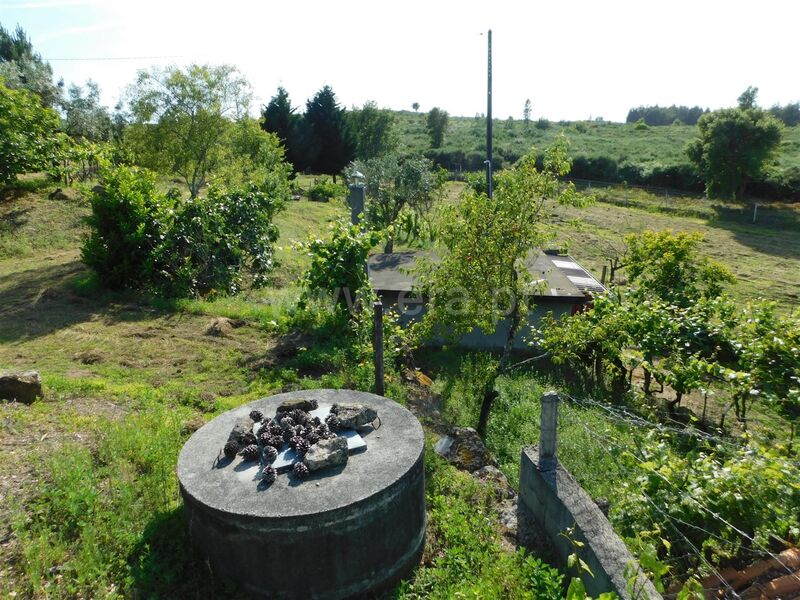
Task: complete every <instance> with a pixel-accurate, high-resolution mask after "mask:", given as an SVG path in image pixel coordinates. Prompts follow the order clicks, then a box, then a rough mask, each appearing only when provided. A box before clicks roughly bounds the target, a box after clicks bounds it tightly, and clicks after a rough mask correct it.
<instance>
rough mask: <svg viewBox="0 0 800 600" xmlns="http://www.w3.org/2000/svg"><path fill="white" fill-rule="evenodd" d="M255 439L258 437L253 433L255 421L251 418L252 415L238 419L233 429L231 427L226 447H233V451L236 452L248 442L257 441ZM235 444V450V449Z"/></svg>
mask: <svg viewBox="0 0 800 600" xmlns="http://www.w3.org/2000/svg"><path fill="white" fill-rule="evenodd" d="M255 441H256V439H255V436H254V434H253V421H251V420H250V417H243V418H241V419H238V420H237V421H236V423H235V424H234V425H233V429H231V432H230V434H229V435H228V441H227V443H226V444H225V447H226V448H228V447H229V448H231V453H232V454H235V453H236V452H238V451H239V450H241V449H242V448H244V447H245V446H247V445H248V444H252V443H255ZM234 446H235V451H234V450H233V448H234Z"/></svg>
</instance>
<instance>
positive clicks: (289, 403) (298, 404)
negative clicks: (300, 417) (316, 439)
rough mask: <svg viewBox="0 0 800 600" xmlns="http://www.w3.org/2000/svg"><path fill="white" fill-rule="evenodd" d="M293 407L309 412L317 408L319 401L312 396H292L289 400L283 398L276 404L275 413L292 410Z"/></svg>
mask: <svg viewBox="0 0 800 600" xmlns="http://www.w3.org/2000/svg"><path fill="white" fill-rule="evenodd" d="M295 408H299V409H300V410H304V411H306V412H309V411H312V410H316V409H317V408H319V403H318V402H317V401H316V400H315V399H314V398H297V399H295V398H292V399H291V400H284V401H283V402H281V403H280V404H279V405H278V408H277V410H276V413H277V414H281V413H285V412H292V411H293V410H294V409H295Z"/></svg>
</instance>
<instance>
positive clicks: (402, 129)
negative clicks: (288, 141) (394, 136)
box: [395, 111, 800, 200]
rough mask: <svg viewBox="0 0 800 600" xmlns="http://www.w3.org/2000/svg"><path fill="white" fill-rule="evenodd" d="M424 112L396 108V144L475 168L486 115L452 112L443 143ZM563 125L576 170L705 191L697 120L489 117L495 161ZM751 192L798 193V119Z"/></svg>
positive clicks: (505, 161) (456, 166)
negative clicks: (694, 152) (433, 139)
mask: <svg viewBox="0 0 800 600" xmlns="http://www.w3.org/2000/svg"><path fill="white" fill-rule="evenodd" d="M425 114H426V113H424V112H419V113H414V112H411V111H398V112H396V113H395V115H396V117H397V128H398V132H399V135H400V147H401V148H403V149H404V150H405V151H408V152H413V153H422V154H425V155H426V156H428V157H429V158H431V159H432V160H434V161H435V162H436V163H437V164H439V165H441V166H442V167H444V168H446V169H448V170H450V171H455V172H458V171H479V170H482V169H483V161H484V160H485V155H486V120H485V119H484V118H483V117H481V116H476V117H452V116H451V117H450V123H449V126H448V130H447V133H446V134H445V138H444V143H443V145H442V147H441V148H438V149H435V150H434V149H432V148H431V147H430V137H429V136H428V134H427V132H426V130H425ZM560 133H563V134H564V135H565V136H566V137H567V139H568V140H569V142H570V148H571V153H572V156H573V161H574V164H573V172H572V175H573V177H577V178H582V179H595V180H599V181H609V182H616V183H621V182H623V181H626V182H627V183H629V184H632V185H634V184H635V185H653V186H660V187H669V188H675V189H680V190H684V191H690V192H702V190H703V185H702V182H701V181H700V180H699V179H698V177H697V176H696V174H695V173H694V170H693V169H692V167H691V165H690V164H689V161H688V159H687V158H686V154H685V147H686V144H687V142H688V141H689V140H691V139H693V138H694V137H695V136H696V135H697V128H696V126H694V125H681V124H673V125H666V126H659V127H650V126H647V125H645V124H637V123H609V122H604V121H574V122H566V121H561V122H551V121H546V120H535V119H532V120H531V121H530V123H529V124H528V126H527V127H526V125H525V123H524V122H523V121H522V120H507V119H495V120H494V163H495V167H497V168H502V167H504V166H506V165H509V164H511V163H513V162H515V161H516V160H517V159H518V158H519V157H520V156H522V155H523V154H525V153H526V152H529V151H530V150H531V149H532V148H533V149H535V151H536V152H537V153H542V152H543V151H544V149H545V148H546V147H547V146H548V145H549V144H550V143H552V141H553V139H554V138H555V137H556V136H557V135H559V134H560ZM751 191H752V193H753V194H754V195H756V196H763V197H768V198H774V199H780V200H788V199H794V200H800V126H798V127H787V128H786V133H785V136H784V141H783V144H782V148H781V153H780V157H779V159H778V166H777V168H776V169H775V172H774V173H773V174H772V175H771V176H770V178H769V180H768V181H766V182H762V183H760V184H753V186H752V187H751Z"/></svg>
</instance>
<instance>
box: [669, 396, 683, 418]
mask: <svg viewBox="0 0 800 600" xmlns="http://www.w3.org/2000/svg"><path fill="white" fill-rule="evenodd" d="M682 399H683V392H675V400H670V401H669V412H670V414H671V413H674V412H675V407H676V406H680V404H681V400H682Z"/></svg>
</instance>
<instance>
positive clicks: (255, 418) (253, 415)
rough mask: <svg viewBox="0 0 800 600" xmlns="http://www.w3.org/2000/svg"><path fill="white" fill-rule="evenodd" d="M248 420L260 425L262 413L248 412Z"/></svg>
mask: <svg viewBox="0 0 800 600" xmlns="http://www.w3.org/2000/svg"><path fill="white" fill-rule="evenodd" d="M250 420H251V421H253V422H255V423H260V422H261V421H263V420H264V413H262V412H261V411H260V410H251V411H250Z"/></svg>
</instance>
